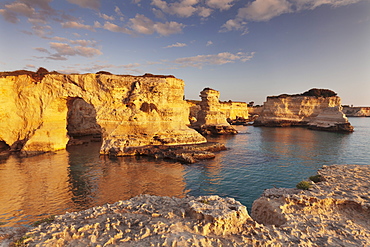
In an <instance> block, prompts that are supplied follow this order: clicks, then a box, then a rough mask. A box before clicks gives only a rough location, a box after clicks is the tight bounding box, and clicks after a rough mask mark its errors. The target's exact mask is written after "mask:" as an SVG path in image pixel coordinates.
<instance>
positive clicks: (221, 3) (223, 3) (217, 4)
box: [206, 0, 234, 10]
mask: <svg viewBox="0 0 370 247" xmlns="http://www.w3.org/2000/svg"><path fill="white" fill-rule="evenodd" d="M233 1H234V0H207V1H206V4H207V5H208V6H209V7H211V8H215V9H220V10H228V9H229V8H231V7H232V6H233V5H232V4H231V3H232V2H233Z"/></svg>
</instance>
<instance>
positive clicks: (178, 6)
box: [151, 0, 211, 18]
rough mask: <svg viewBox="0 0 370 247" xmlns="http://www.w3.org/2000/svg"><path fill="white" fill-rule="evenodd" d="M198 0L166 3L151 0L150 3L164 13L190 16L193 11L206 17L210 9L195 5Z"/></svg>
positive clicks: (160, 0)
mask: <svg viewBox="0 0 370 247" xmlns="http://www.w3.org/2000/svg"><path fill="white" fill-rule="evenodd" d="M198 3H199V0H180V1H178V2H173V3H167V2H166V1H162V0H152V3H151V4H152V5H153V6H155V7H157V8H159V9H160V10H162V11H163V12H165V13H168V14H171V15H178V16H180V17H185V18H186V17H190V16H192V15H193V14H195V13H198V15H200V16H202V17H208V16H209V15H210V14H211V10H210V9H208V8H205V7H203V6H196V5H197V4H198Z"/></svg>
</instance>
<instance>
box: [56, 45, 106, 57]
mask: <svg viewBox="0 0 370 247" xmlns="http://www.w3.org/2000/svg"><path fill="white" fill-rule="evenodd" d="M49 44H50V48H51V49H53V50H55V51H56V52H57V53H56V54H53V55H54V56H55V57H64V56H76V55H79V56H83V57H93V56H97V55H101V54H103V53H102V52H101V51H100V50H98V49H96V48H93V47H85V46H75V47H72V46H70V45H69V44H67V43H57V42H50V43H49Z"/></svg>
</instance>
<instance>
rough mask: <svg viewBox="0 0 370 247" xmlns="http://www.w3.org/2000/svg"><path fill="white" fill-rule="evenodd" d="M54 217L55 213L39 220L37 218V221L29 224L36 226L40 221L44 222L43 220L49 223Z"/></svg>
mask: <svg viewBox="0 0 370 247" xmlns="http://www.w3.org/2000/svg"><path fill="white" fill-rule="evenodd" d="M54 219H55V215H50V216H49V217H47V218H45V219H41V220H38V221H36V222H34V223H32V224H31V226H35V227H36V226H39V225H41V224H42V223H45V222H46V223H48V224H49V223H51V222H53V221H54Z"/></svg>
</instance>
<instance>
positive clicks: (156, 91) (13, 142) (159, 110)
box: [0, 70, 206, 155]
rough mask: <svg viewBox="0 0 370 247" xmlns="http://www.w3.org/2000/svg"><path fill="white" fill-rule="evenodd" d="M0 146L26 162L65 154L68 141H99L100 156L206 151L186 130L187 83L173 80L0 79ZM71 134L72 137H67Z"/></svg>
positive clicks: (12, 75)
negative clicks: (170, 149) (27, 157)
mask: <svg viewBox="0 0 370 247" xmlns="http://www.w3.org/2000/svg"><path fill="white" fill-rule="evenodd" d="M0 92H1V97H0V117H1V119H9V121H2V122H1V123H0V142H3V143H5V145H7V146H9V147H10V150H11V151H21V152H23V153H25V154H31V153H38V152H47V151H54V150H59V149H64V148H65V147H66V144H67V142H68V141H69V139H70V137H74V136H81V135H86V134H93V135H101V136H102V138H103V143H102V147H101V150H100V153H101V154H110V155H111V154H112V153H111V151H112V150H113V151H114V152H115V153H116V154H117V155H128V154H127V153H126V152H125V150H126V148H127V147H138V146H146V145H182V144H197V143H204V142H206V139H205V138H204V137H203V136H201V135H200V134H199V133H197V132H196V131H195V130H193V129H190V128H188V127H187V124H188V123H189V122H188V115H189V114H188V110H187V109H188V108H187V104H186V102H185V101H184V100H183V95H184V82H183V81H182V80H180V79H177V78H174V77H173V76H154V75H150V74H146V75H145V76H118V75H111V74H109V73H99V74H84V75H78V74H71V75H64V74H59V73H55V72H52V73H49V72H47V71H45V70H40V71H39V72H37V73H34V72H30V71H16V72H4V73H1V74H0ZM67 126H68V132H67Z"/></svg>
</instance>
